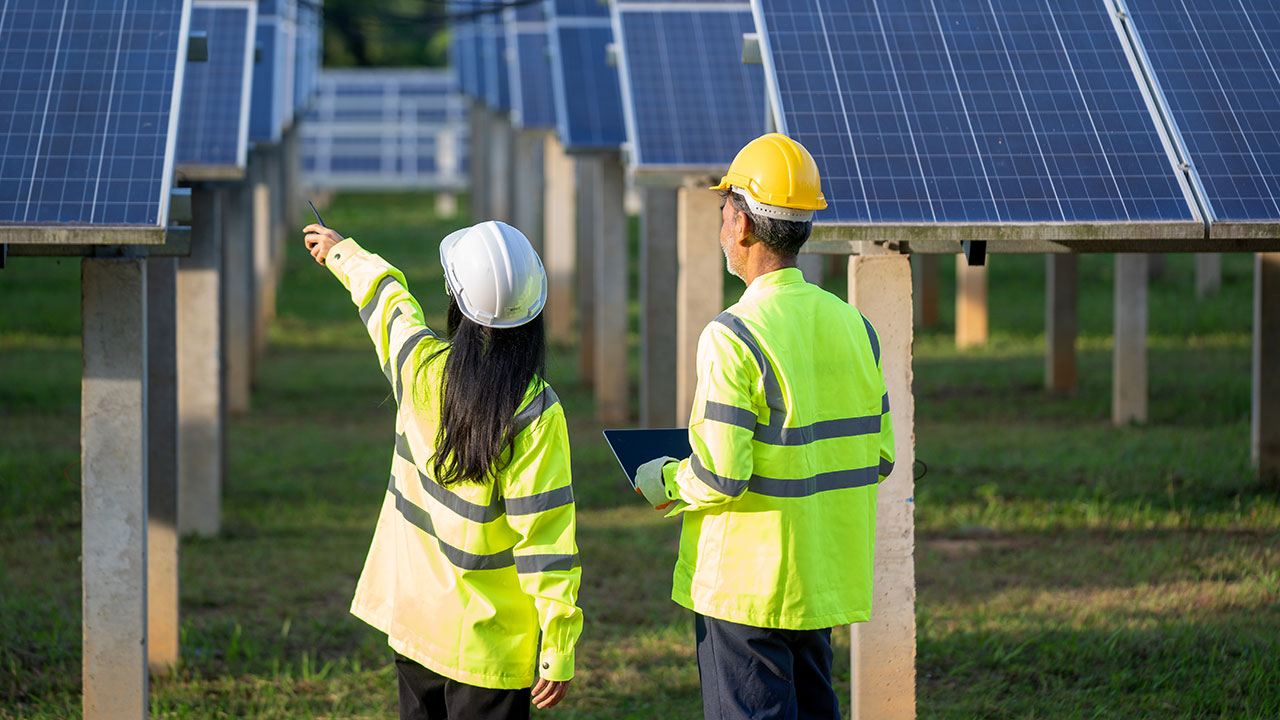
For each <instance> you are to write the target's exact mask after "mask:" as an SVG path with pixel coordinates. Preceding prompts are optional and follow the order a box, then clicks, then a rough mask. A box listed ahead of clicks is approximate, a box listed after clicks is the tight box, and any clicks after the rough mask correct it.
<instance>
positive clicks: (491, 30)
mask: <svg viewBox="0 0 1280 720" xmlns="http://www.w3.org/2000/svg"><path fill="white" fill-rule="evenodd" d="M479 22H480V33H481V35H480V37H481V43H482V49H481V53H482V55H483V57H484V72H485V80H484V102H485V104H486V105H488V106H489V107H490V108H492V109H494V110H510V109H511V78H510V77H509V76H508V72H507V33H506V30H505V29H504V28H503V22H502V16H501V15H500V14H498V13H486V14H485V15H483V16H482V17H481V18H480V21H479Z"/></svg>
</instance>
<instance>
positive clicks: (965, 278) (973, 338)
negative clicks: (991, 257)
mask: <svg viewBox="0 0 1280 720" xmlns="http://www.w3.org/2000/svg"><path fill="white" fill-rule="evenodd" d="M986 344H987V266H986V265H985V264H984V265H970V264H969V262H968V260H967V259H966V258H965V256H964V255H957V256H956V347H957V348H961V349H965V348H973V347H982V346H984V345H986Z"/></svg>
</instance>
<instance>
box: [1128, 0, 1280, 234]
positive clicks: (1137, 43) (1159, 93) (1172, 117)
mask: <svg viewBox="0 0 1280 720" xmlns="http://www.w3.org/2000/svg"><path fill="white" fill-rule="evenodd" d="M1106 2H1107V4H1108V7H1110V8H1111V10H1112V15H1113V17H1115V18H1117V22H1118V24H1119V25H1120V27H1121V28H1122V30H1123V32H1124V33H1125V35H1126V36H1127V37H1128V39H1129V41H1130V44H1132V45H1133V47H1134V50H1135V52H1136V53H1137V54H1138V56H1139V57H1140V58H1141V61H1142V65H1143V68H1144V71H1145V72H1144V75H1145V77H1144V79H1145V81H1146V83H1147V84H1149V85H1150V86H1151V88H1152V93H1153V95H1154V96H1155V98H1156V102H1157V103H1158V104H1159V107H1160V111H1161V113H1162V114H1163V116H1164V118H1163V119H1164V121H1165V124H1166V125H1167V126H1168V128H1169V132H1170V133H1171V134H1172V136H1173V138H1174V140H1175V149H1176V152H1177V153H1178V157H1179V160H1180V161H1182V162H1183V163H1185V167H1186V168H1187V174H1188V176H1189V178H1190V181H1191V185H1192V188H1193V189H1194V191H1195V193H1196V195H1197V198H1196V200H1197V203H1198V204H1199V207H1200V208H1201V212H1202V215H1203V216H1204V217H1205V218H1207V222H1208V226H1209V238H1210V239H1211V240H1215V241H1230V240H1236V241H1255V242H1252V243H1249V244H1248V245H1247V247H1248V248H1250V249H1252V250H1259V249H1280V244H1277V243H1266V241H1274V240H1280V219H1277V220H1245V219H1229V220H1220V219H1218V218H1217V217H1216V212H1215V211H1214V208H1213V202H1212V199H1211V198H1210V193H1209V190H1208V189H1207V188H1206V186H1205V184H1204V182H1203V180H1202V179H1201V177H1200V174H1199V172H1198V169H1197V164H1196V162H1195V159H1196V158H1195V154H1194V153H1193V152H1192V151H1191V149H1190V147H1189V146H1188V145H1187V142H1186V139H1185V138H1184V137H1183V134H1182V131H1181V130H1180V129H1179V126H1178V121H1177V118H1176V113H1175V111H1174V109H1173V107H1172V105H1171V104H1170V102H1169V100H1168V98H1167V97H1166V95H1165V91H1164V89H1163V87H1162V85H1161V82H1160V78H1159V75H1160V73H1159V72H1158V71H1157V69H1156V65H1155V63H1153V62H1152V60H1151V57H1150V55H1149V54H1148V52H1147V49H1146V43H1145V41H1144V39H1143V38H1144V36H1143V33H1142V31H1141V30H1139V29H1138V28H1137V27H1136V26H1135V25H1134V22H1133V18H1135V17H1137V15H1135V14H1134V12H1133V11H1132V10H1131V9H1130V8H1129V7H1128V4H1127V3H1126V2H1125V0H1106ZM1140 14H1141V12H1139V15H1140ZM1243 130H1244V129H1243V128H1242V131H1243ZM1256 241H1261V242H1263V246H1259V245H1257V242H1256ZM1215 245H1217V243H1215Z"/></svg>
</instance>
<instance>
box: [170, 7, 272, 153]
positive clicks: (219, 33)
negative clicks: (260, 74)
mask: <svg viewBox="0 0 1280 720" xmlns="http://www.w3.org/2000/svg"><path fill="white" fill-rule="evenodd" d="M256 18H257V12H256V8H252V7H251V6H250V5H248V4H240V5H231V4H219V3H198V4H197V5H196V6H195V7H194V8H192V10H191V30H192V32H197V31H204V32H206V33H208V38H209V59H208V61H206V62H192V63H188V64H187V68H186V71H185V73H184V77H183V84H182V99H181V103H182V111H181V113H180V117H179V120H178V146H177V163H178V164H179V165H213V166H236V167H244V164H245V156H244V149H245V143H244V142H243V140H244V139H245V138H246V137H247V133H248V127H247V126H246V125H247V123H246V122H245V121H247V116H246V115H245V114H244V113H243V112H242V109H243V108H244V104H245V103H246V102H248V98H247V97H246V93H245V90H246V87H245V69H246V64H251V63H252V62H253V53H252V52H246V48H247V43H248V41H249V31H250V29H252V28H253V25H254V24H255V20H256Z"/></svg>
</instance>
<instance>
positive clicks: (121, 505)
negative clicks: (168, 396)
mask: <svg viewBox="0 0 1280 720" xmlns="http://www.w3.org/2000/svg"><path fill="white" fill-rule="evenodd" d="M146 263H147V261H146V260H142V259H110V260H106V259H102V260H99V259H85V260H83V261H82V262H81V265H80V295H81V327H82V353H83V360H84V370H83V378H82V380H81V385H80V473H81V489H80V493H81V503H82V511H81V512H82V518H83V519H82V523H81V572H82V573H83V604H82V623H83V638H84V640H83V643H84V644H83V655H82V673H83V674H82V682H83V699H82V703H83V710H84V715H83V717H84V718H85V720H117V719H118V718H145V717H146V716H147V683H148V678H147V609H146V598H147V486H146V480H145V478H146V476H147V452H148V447H147V414H148V409H147V372H148V368H147V269H146Z"/></svg>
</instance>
